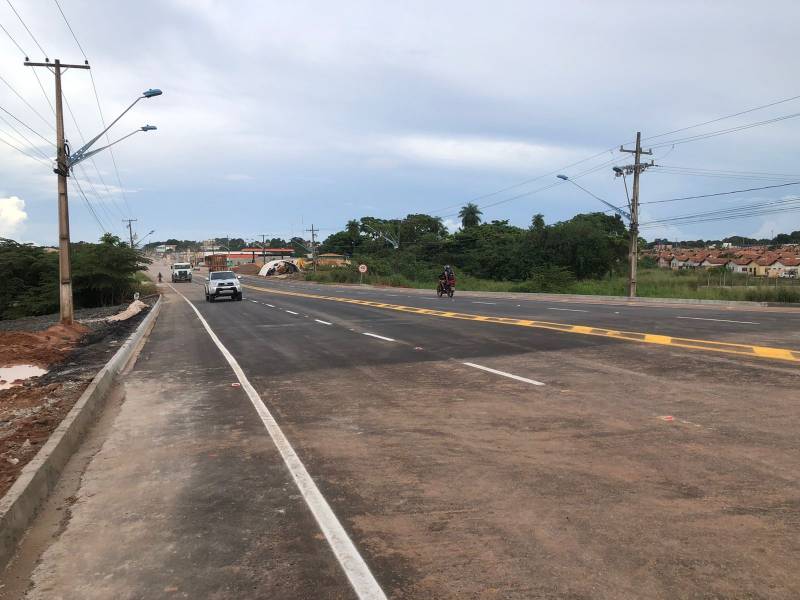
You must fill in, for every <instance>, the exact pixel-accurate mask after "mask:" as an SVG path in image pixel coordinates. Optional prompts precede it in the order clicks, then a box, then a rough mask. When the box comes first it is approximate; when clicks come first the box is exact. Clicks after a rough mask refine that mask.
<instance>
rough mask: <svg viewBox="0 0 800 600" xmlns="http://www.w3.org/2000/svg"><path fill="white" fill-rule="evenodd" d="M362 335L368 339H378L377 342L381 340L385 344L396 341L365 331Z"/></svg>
mask: <svg viewBox="0 0 800 600" xmlns="http://www.w3.org/2000/svg"><path fill="white" fill-rule="evenodd" d="M362 335H368V336H369V337H374V338H378V339H379V340H383V341H385V342H395V341H397V340H393V339H392V338H387V337H383V336H382V335H378V334H377V333H367V332H366V331H365V332H364V333H362Z"/></svg>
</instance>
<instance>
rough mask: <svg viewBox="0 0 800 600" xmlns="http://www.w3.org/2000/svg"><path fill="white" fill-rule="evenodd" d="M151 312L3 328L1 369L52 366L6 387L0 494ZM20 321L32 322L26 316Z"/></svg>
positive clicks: (0, 421) (0, 423)
mask: <svg viewBox="0 0 800 600" xmlns="http://www.w3.org/2000/svg"><path fill="white" fill-rule="evenodd" d="M137 308H138V307H137ZM126 311H127V312H133V311H130V310H129V309H126ZM123 312H125V311H123ZM146 313H147V311H146V310H142V311H140V312H138V313H137V314H135V315H134V316H130V318H127V319H126V320H111V319H109V318H108V317H106V318H104V319H91V321H92V322H87V324H86V325H82V324H77V323H76V324H75V325H72V326H64V325H60V324H56V325H51V326H50V327H47V328H46V329H43V330H40V331H13V330H6V331H0V367H10V366H14V365H35V366H38V367H42V368H45V369H47V370H48V371H47V373H46V374H45V375H42V376H41V377H34V378H31V379H28V380H26V381H25V382H23V383H22V384H21V385H16V386H14V387H11V388H9V389H0V496H2V495H3V494H5V492H6V491H7V490H8V488H10V487H11V485H12V484H13V483H14V481H16V478H17V476H18V475H19V472H20V471H21V470H22V468H23V467H24V466H25V465H26V464H27V463H28V461H30V460H31V458H33V456H34V455H35V454H36V452H37V451H38V450H39V448H40V447H41V446H42V444H44V443H45V442H46V441H47V439H48V437H49V436H50V434H51V433H52V432H53V430H55V429H56V427H58V425H59V423H61V420H62V419H63V418H64V417H65V416H66V414H67V413H68V412H69V411H70V409H71V408H72V406H73V405H74V404H75V402H76V401H77V400H78V398H80V395H81V394H82V393H83V391H84V390H85V389H86V387H87V386H88V385H89V383H90V382H91V381H92V379H93V378H94V376H95V375H96V374H97V372H98V371H99V370H100V369H101V368H102V367H103V365H105V363H106V362H108V360H109V359H110V358H111V357H112V356H113V354H114V352H116V350H117V348H118V347H119V346H120V345H121V344H122V343H123V342H124V341H125V339H126V338H127V336H128V335H129V334H130V332H131V331H132V330H133V329H134V328H135V327H136V326H137V325H138V324H139V322H140V321H141V319H142V318H143V317H144V315H145V314H146ZM120 314H122V313H120ZM19 325H20V327H23V326H31V325H32V324H31V323H28V322H25V320H20V323H19ZM4 326H13V323H12V322H4Z"/></svg>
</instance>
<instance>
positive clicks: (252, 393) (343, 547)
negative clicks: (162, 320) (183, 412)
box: [170, 286, 387, 600]
mask: <svg viewBox="0 0 800 600" xmlns="http://www.w3.org/2000/svg"><path fill="white" fill-rule="evenodd" d="M170 287H171V286H170ZM172 289H173V290H174V291H175V293H176V294H178V295H179V296H180V297H181V298H183V299H184V300H185V301H186V303H187V304H188V305H189V306H190V307H191V308H192V310H193V311H194V313H195V314H196V315H197V318H198V319H200V323H202V325H203V327H204V328H205V330H206V332H207V333H208V335H209V336H210V337H211V340H212V341H213V342H214V344H215V345H216V346H217V348H219V351H220V352H222V355H223V356H224V357H225V360H226V361H227V362H228V364H229V365H230V367H231V369H233V372H234V373H235V374H236V378H237V379H238V380H239V383H241V384H242V389H243V390H244V392H245V393H246V394H247V397H248V398H249V399H250V402H251V404H252V405H253V407H254V408H255V409H256V412H257V413H258V416H259V417H260V418H261V422H262V423H263V424H264V427H265V428H266V429H267V432H268V433H269V436H270V438H272V442H273V443H274V444H275V447H276V448H277V449H278V452H279V453H280V455H281V458H282V459H283V462H284V464H285V465H286V468H287V469H288V470H289V473H290V474H291V475H292V479H294V482H295V485H297V488H298V490H299V491H300V494H301V495H302V496H303V499H304V500H305V502H306V504H307V505H308V508H309V509H310V510H311V514H313V515H314V518H315V519H316V521H317V524H318V525H319V528H320V530H321V531H322V533H323V535H324V536H325V539H327V540H328V544H329V545H330V547H331V550H332V551H333V554H334V556H336V560H338V561H339V565H340V566H341V567H342V570H343V571H344V573H345V575H347V579H348V580H349V581H350V585H351V586H353V590H354V591H355V593H356V596H357V597H358V598H359V600H387V599H386V594H384V593H383V590H382V589H381V586H380V585H379V584H378V582H377V581H376V579H375V577H374V576H373V575H372V572H371V571H370V569H369V566H368V565H367V563H366V562H365V561H364V559H363V557H362V556H361V554H359V552H358V549H357V548H356V546H355V544H354V543H353V541H352V540H351V539H350V536H348V535H347V532H346V531H345V530H344V527H342V524H341V523H340V522H339V519H338V518H337V517H336V514H335V513H334V512H333V509H331V507H330V505H329V504H328V501H327V500H325V496H323V495H322V492H320V491H319V488H318V487H317V484H316V483H314V479H313V478H312V477H311V475H310V474H309V472H308V470H306V467H305V465H304V464H303V462H302V461H301V460H300V457H299V456H298V455H297V453H296V452H295V450H294V448H293V447H292V445H291V444H290V443H289V440H288V439H287V438H286V435H285V434H284V433H283V430H282V429H281V427H280V425H278V422H277V421H276V420H275V417H273V416H272V413H271V412H270V411H269V409H268V408H267V406H266V405H265V404H264V401H263V400H262V399H261V396H259V394H258V392H257V391H256V389H255V388H254V387H253V385H252V384H251V383H250V380H249V379H248V378H247V375H245V373H244V371H243V370H242V367H241V366H239V363H238V362H237V361H236V359H235V358H234V356H233V354H231V353H230V352H229V351H228V349H227V348H226V347H225V346H224V345H223V344H222V342H221V341H220V339H219V338H218V337H217V334H216V333H214V331H213V330H212V329H211V326H210V325H209V324H208V322H207V321H206V320H205V319H204V318H203V315H201V314H200V311H199V310H197V307H196V306H195V305H194V304H192V302H190V301H189V299H188V298H187V297H186V296H184V295H183V294H181V293H180V292H179V291H178V290H176V289H175V288H174V287H173V288H172Z"/></svg>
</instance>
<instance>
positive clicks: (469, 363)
mask: <svg viewBox="0 0 800 600" xmlns="http://www.w3.org/2000/svg"><path fill="white" fill-rule="evenodd" d="M461 364H462V365H467V366H468V367H472V368H473V369H480V370H481V371H488V372H489V373H494V374H495V375H502V376H503V377H508V378H509V379H516V380H517V381H522V382H523V383H530V384H531V385H544V384H543V383H542V382H541V381H536V380H535V379H528V378H527V377H520V376H519V375H514V374H513V373H506V372H505V371H498V370H497V369H490V368H489V367H484V366H483V365H476V364H475V363H471V362H465V363H461Z"/></svg>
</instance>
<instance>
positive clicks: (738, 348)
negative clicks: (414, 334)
mask: <svg viewBox="0 0 800 600" xmlns="http://www.w3.org/2000/svg"><path fill="white" fill-rule="evenodd" d="M242 287H245V288H248V289H251V290H258V291H259V292H265V293H267V294H278V295H283V296H296V297H299V298H311V299H314V300H327V301H330V302H345V303H347V304H359V305H362V306H370V307H373V308H381V309H385V310H395V311H399V312H406V313H412V314H417V315H428V316H435V317H442V318H445V319H460V320H463V321H480V322H482V323H497V324H501V325H515V326H517V327H530V328H534V329H547V330H550V331H560V332H562V333H575V334H579V335H593V336H596V337H609V338H613V339H616V340H625V341H628V342H639V343H644V344H656V345H659V346H675V347H678V348H687V349H690V350H706V351H708V352H723V353H726V354H738V355H742V356H755V357H759V358H767V359H772V360H781V361H788V362H797V363H800V351H797V350H789V349H788V348H770V347H768V346H756V345H752V344H736V343H733V342H716V341H713V340H696V339H692V338H680V337H673V336H669V335H659V334H655V333H639V332H636V331H617V330H614V329H604V328H601V327H590V326H587V325H570V324H567V323H552V322H548V321H531V320H528V319H516V318H513V317H494V316H491V315H476V314H471V313H458V312H452V311H444V310H436V309H431V308H417V307H416V306H406V305H403V304H387V303H384V302H376V301H372V300H359V299H357V298H343V297H341V296H322V295H320V294H308V293H304V292H289V291H285V290H276V289H272V288H263V287H258V286H253V285H246V284H243V285H242Z"/></svg>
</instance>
